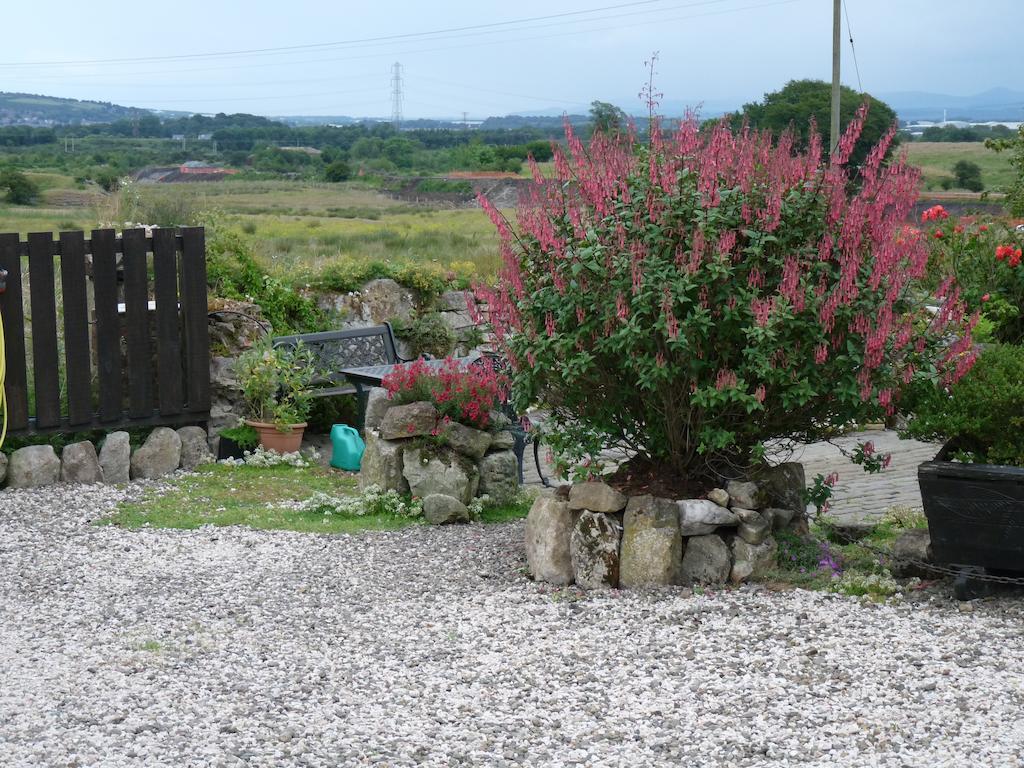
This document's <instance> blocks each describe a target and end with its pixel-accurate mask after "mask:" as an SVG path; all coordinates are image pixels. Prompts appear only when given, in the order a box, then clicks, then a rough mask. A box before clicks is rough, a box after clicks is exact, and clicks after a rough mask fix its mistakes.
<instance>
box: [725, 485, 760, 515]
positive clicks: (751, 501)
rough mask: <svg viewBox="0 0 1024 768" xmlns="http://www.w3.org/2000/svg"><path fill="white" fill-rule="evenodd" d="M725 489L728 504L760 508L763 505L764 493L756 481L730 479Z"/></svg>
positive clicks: (742, 507)
mask: <svg viewBox="0 0 1024 768" xmlns="http://www.w3.org/2000/svg"><path fill="white" fill-rule="evenodd" d="M725 490H726V491H727V492H728V493H729V506H730V507H740V508H741V509H761V507H763V506H764V493H762V491H761V489H760V488H759V487H758V485H757V483H752V482H750V481H740V480H730V481H729V482H728V483H726V486H725Z"/></svg>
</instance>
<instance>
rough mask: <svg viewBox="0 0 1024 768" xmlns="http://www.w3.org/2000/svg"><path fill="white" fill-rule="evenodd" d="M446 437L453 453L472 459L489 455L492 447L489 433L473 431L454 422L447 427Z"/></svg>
mask: <svg viewBox="0 0 1024 768" xmlns="http://www.w3.org/2000/svg"><path fill="white" fill-rule="evenodd" d="M444 437H445V440H447V441H448V446H449V447H450V448H451V449H452V450H453V451H457V452H458V453H461V454H462V455H463V456H468V457H469V458H471V459H479V458H480V457H481V456H483V455H484V454H485V453H487V449H488V448H490V446H491V435H490V433H489V432H484V431H482V430H479V429H473V428H472V427H467V426H466V425H465V424H459V423H458V422H454V421H453V422H451V423H450V424H448V425H447V426H446V427H445V429H444Z"/></svg>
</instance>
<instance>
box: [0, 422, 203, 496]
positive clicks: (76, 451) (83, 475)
mask: <svg viewBox="0 0 1024 768" xmlns="http://www.w3.org/2000/svg"><path fill="white" fill-rule="evenodd" d="M210 461H213V455H212V454H211V453H210V447H209V437H208V435H207V433H206V430H205V429H203V428H202V427H181V428H180V429H177V430H175V429H171V428H170V427H157V428H156V429H154V430H153V431H152V432H150V433H149V437H147V438H146V441H145V442H144V443H143V444H142V445H141V446H139V447H138V448H136V449H135V450H134V451H133V450H132V447H131V443H130V442H129V439H128V433H127V432H111V433H110V434H109V435H107V436H106V438H105V439H104V440H103V442H102V444H101V447H100V450H99V451H97V450H96V446H95V445H93V444H92V443H91V442H89V441H88V440H83V441H81V442H78V443H70V444H68V445H66V446H64V448H63V450H62V451H61V453H60V456H58V455H57V452H56V451H55V450H54V449H53V446H52V445H29V446H26V447H24V448H19V449H18V450H16V451H14V452H13V453H12V454H11V456H10V459H9V460H8V458H7V457H6V456H5V455H4V454H0V486H2V485H3V484H4V482H5V481H6V484H7V487H8V488H39V487H42V486H46V485H52V484H54V483H59V482H63V483H110V484H118V483H127V482H128V481H129V480H143V479H145V480H151V479H154V478H158V477H163V476H164V475H168V474H170V473H171V472H174V471H175V470H178V469H195V468H196V467H197V466H199V465H200V464H205V463H207V462H210Z"/></svg>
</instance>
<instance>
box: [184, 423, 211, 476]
mask: <svg viewBox="0 0 1024 768" xmlns="http://www.w3.org/2000/svg"><path fill="white" fill-rule="evenodd" d="M177 432H178V437H180V438H181V461H180V462H179V464H180V467H181V468H182V469H185V470H192V469H195V468H196V467H198V466H200V465H202V464H209V463H210V462H211V461H213V454H212V453H210V442H209V435H207V434H206V430H205V429H203V428H202V427H181V428H180V429H179V430H177Z"/></svg>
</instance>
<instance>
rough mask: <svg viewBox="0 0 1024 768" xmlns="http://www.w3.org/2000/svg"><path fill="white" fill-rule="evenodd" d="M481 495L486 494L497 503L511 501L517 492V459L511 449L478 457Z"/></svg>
mask: <svg viewBox="0 0 1024 768" xmlns="http://www.w3.org/2000/svg"><path fill="white" fill-rule="evenodd" d="M477 467H478V468H479V470H480V488H479V492H480V494H481V495H483V494H485V493H486V494H487V495H488V496H490V497H491V498H492V499H493V500H494V501H496V502H497V503H499V504H504V503H505V502H507V501H511V500H512V499H514V498H515V497H516V494H517V493H519V459H517V458H516V455H515V453H514V452H513V451H495V452H494V453H489V454H487V455H486V456H484V457H483V458H482V459H480V462H479V464H477Z"/></svg>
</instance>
